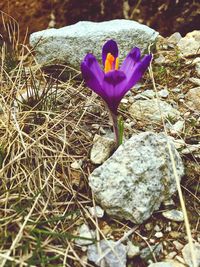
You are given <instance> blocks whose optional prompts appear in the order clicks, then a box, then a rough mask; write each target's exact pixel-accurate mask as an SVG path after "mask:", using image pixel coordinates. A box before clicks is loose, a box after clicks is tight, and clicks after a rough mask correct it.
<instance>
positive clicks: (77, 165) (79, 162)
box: [71, 160, 83, 170]
mask: <svg viewBox="0 0 200 267" xmlns="http://www.w3.org/2000/svg"><path fill="white" fill-rule="evenodd" d="M82 164H83V161H82V160H76V161H74V162H72V164H71V167H72V169H75V170H79V169H81V166H82Z"/></svg>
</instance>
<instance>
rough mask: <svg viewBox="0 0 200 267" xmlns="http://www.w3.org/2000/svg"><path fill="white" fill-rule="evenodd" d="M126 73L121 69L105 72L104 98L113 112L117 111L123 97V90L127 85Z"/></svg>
mask: <svg viewBox="0 0 200 267" xmlns="http://www.w3.org/2000/svg"><path fill="white" fill-rule="evenodd" d="M126 83H127V81H126V75H125V74H124V72H122V71H119V70H114V71H109V72H108V73H106V74H105V76H104V80H103V84H102V87H103V89H104V97H103V99H104V100H105V102H106V103H107V105H108V107H109V109H110V110H111V111H112V112H113V113H115V114H116V113H117V108H118V106H119V103H120V101H121V99H122V97H123V96H122V97H121V92H122V91H124V89H125V87H126Z"/></svg>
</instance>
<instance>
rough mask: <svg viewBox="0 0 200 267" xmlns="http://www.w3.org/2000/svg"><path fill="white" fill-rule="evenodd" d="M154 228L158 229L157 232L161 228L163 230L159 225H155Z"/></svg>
mask: <svg viewBox="0 0 200 267" xmlns="http://www.w3.org/2000/svg"><path fill="white" fill-rule="evenodd" d="M154 230H155V231H156V232H159V231H160V230H161V228H160V226H159V225H157V224H156V225H155V227H154Z"/></svg>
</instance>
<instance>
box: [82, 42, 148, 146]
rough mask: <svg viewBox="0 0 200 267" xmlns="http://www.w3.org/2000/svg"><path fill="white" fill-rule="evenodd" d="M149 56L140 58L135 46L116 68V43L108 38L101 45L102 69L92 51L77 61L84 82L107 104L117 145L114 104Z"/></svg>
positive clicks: (142, 69) (145, 63) (138, 50)
mask: <svg viewBox="0 0 200 267" xmlns="http://www.w3.org/2000/svg"><path fill="white" fill-rule="evenodd" d="M151 59H152V55H145V56H144V57H143V58H142V59H141V55H140V49H139V48H137V47H135V48H133V49H132V50H131V51H130V52H129V54H128V55H127V57H126V58H125V60H124V61H123V62H122V64H121V67H120V68H119V59H118V47H117V43H116V42H115V41H113V40H109V41H107V42H106V43H105V44H104V46H103V49H102V62H103V66H104V71H103V70H102V69H101V67H100V65H99V63H98V61H97V60H96V58H95V56H93V54H87V55H86V56H85V58H84V60H83V61H82V63H81V71H82V75H83V78H84V80H85V82H86V85H87V86H88V87H89V88H91V89H92V90H93V91H94V92H95V93H97V94H98V95H99V96H100V97H101V98H102V99H103V100H104V101H105V102H106V104H107V106H108V109H109V111H110V115H111V118H112V120H113V129H114V132H115V137H116V144H117V146H118V145H119V144H121V142H122V141H121V136H120V133H119V132H120V130H119V125H118V121H117V108H118V106H119V103H120V101H121V100H122V98H123V96H124V95H125V94H126V93H127V92H128V91H129V90H130V89H131V88H132V87H133V86H134V85H135V84H136V83H137V82H138V81H139V80H140V79H141V77H142V75H143V74H144V72H145V71H146V69H147V68H148V66H149V64H150V61H151ZM120 128H121V127H120Z"/></svg>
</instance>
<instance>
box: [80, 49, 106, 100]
mask: <svg viewBox="0 0 200 267" xmlns="http://www.w3.org/2000/svg"><path fill="white" fill-rule="evenodd" d="M81 72H82V76H83V79H84V80H85V83H86V85H87V86H88V87H89V88H90V89H92V90H93V91H94V92H95V93H97V94H98V95H100V96H101V97H102V96H103V89H102V82H103V77H104V73H103V71H102V70H101V68H100V66H99V63H98V62H97V60H96V58H95V57H94V56H93V55H92V54H88V55H87V56H86V57H85V59H84V60H83V61H82V63H81Z"/></svg>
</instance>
